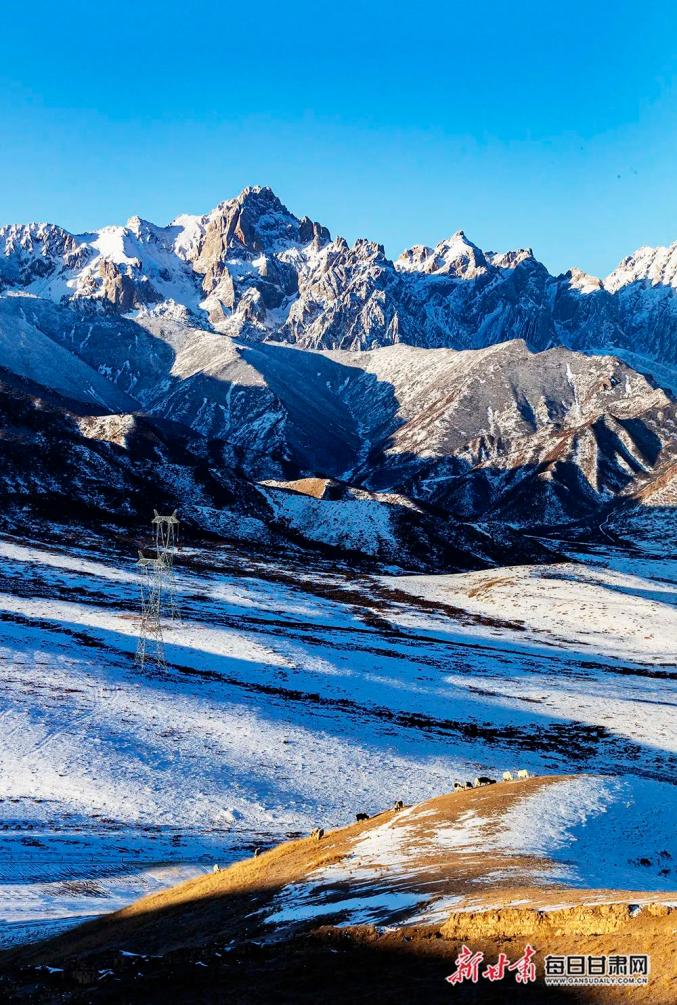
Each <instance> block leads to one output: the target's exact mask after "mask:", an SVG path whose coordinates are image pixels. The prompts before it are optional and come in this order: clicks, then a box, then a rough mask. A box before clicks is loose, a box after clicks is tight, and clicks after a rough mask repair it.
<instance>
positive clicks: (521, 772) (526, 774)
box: [517, 768, 529, 778]
mask: <svg viewBox="0 0 677 1005" xmlns="http://www.w3.org/2000/svg"><path fill="white" fill-rule="evenodd" d="M517 777H518V778H528V777H529V772H528V771H527V769H526V768H520V769H519V771H518V772H517Z"/></svg>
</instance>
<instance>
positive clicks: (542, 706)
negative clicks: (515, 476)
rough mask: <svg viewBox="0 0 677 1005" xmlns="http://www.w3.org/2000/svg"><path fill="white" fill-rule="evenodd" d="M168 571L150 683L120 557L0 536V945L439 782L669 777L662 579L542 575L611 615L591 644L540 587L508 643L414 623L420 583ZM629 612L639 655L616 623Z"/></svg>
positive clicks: (225, 569) (468, 628) (671, 749)
mask: <svg viewBox="0 0 677 1005" xmlns="http://www.w3.org/2000/svg"><path fill="white" fill-rule="evenodd" d="M619 561H620V559H617V558H616V559H614V558H613V556H611V557H610V558H609V559H608V562H607V567H608V568H609V569H612V568H613V567H614V562H615V563H616V566H618V563H619ZM177 568H178V569H179V574H178V586H179V602H180V606H181V610H182V617H183V621H182V623H181V624H180V625H174V626H172V627H167V630H166V635H165V637H166V643H167V659H168V669H167V670H166V671H162V670H159V669H158V668H156V667H154V666H153V665H152V664H147V665H146V668H145V670H144V671H141V670H140V669H139V667H138V666H137V665H136V664H135V662H134V650H135V642H136V624H135V616H136V612H137V609H138V580H137V573H136V570H135V567H134V564H133V558H132V557H131V555H130V559H129V561H126V560H123V559H121V558H119V557H118V558H114V557H113V556H112V555H111V554H109V553H107V552H106V551H105V549H103V548H102V550H101V551H100V552H99V551H98V550H97V548H96V547H95V545H94V543H92V545H91V546H90V547H87V548H83V549H81V550H80V551H78V552H75V551H73V550H71V551H66V550H65V549H64V550H63V551H60V550H59V549H57V548H51V549H47V548H45V547H38V546H34V545H31V544H29V543H26V542H21V541H16V540H12V541H10V540H5V541H2V542H0V661H1V663H2V687H1V691H0V939H1V940H2V941H3V942H4V943H9V942H12V941H16V940H18V939H25V938H27V937H31V936H33V935H36V934H37V933H40V932H42V933H45V932H47V931H52V930H53V929H54V928H55V927H59V926H63V925H68V924H72V923H73V922H74V921H76V920H78V919H81V918H84V917H89V916H91V915H93V914H96V913H99V912H102V911H110V910H113V909H115V908H116V907H118V906H120V905H121V904H123V903H126V902H128V901H129V900H131V899H133V898H134V897H135V896H137V895H139V894H140V893H143V892H146V891H148V890H151V889H153V888H155V887H157V886H158V885H162V884H166V883H170V882H175V881H176V879H177V878H182V877H184V876H186V875H189V874H191V873H196V872H198V871H200V870H206V869H209V868H211V866H212V864H213V863H220V864H225V863H226V862H228V861H232V860H234V859H236V858H238V857H243V856H246V855H248V854H251V851H252V849H253V848H254V847H256V846H266V845H267V844H270V843H273V842H275V841H277V840H279V839H281V838H284V837H285V836H287V835H291V834H296V833H299V832H302V833H303V832H308V831H309V830H310V829H311V828H312V827H314V826H316V825H318V824H319V825H323V826H325V827H330V826H336V825H340V824H344V823H348V822H350V820H351V819H353V818H354V813H355V812H356V811H366V812H369V813H373V812H376V811H378V810H381V809H383V808H384V807H385V806H388V805H390V804H392V802H393V801H394V800H395V799H403V800H405V801H406V802H408V803H414V802H418V801H420V800H422V799H425V798H428V797H431V796H433V795H436V794H438V793H440V792H445V791H448V790H449V789H450V788H451V785H452V782H453V780H454V779H455V778H461V779H463V778H472V777H474V776H475V775H476V774H478V773H494V774H495V773H496V772H500V771H501V770H504V769H506V768H514V767H526V768H529V769H530V770H531V771H532V773H541V774H547V773H553V772H557V773H560V772H561V773H572V772H580V771H594V772H602V773H605V774H610V775H622V776H624V778H625V779H632V778H635V779H637V778H643V779H655V780H657V781H660V782H668V781H671V780H672V779H674V765H675V746H676V743H675V740H676V737H675V727H674V723H675V719H674V692H675V686H674V680H675V674H674V667H673V669H672V671H671V669H670V666H669V665H668V652H669V643H670V637H671V636H670V632H671V631H672V628H671V626H672V625H674V622H673V621H671V620H670V618H671V613H672V612H671V608H670V606H669V605H670V603H671V602H672V601H673V600H674V595H671V593H670V591H669V589H668V588H667V585H666V582H665V577H666V569H665V567H664V566H663V565H661V566H660V567H659V568H658V569H656V568H652V567H651V566H649V565H648V566H647V567H646V568H643V569H642V571H641V573H639V572H638V573H637V574H633V575H632V576H630V575H628V574H627V572H626V570H623V569H620V570H618V576H616V573H614V575H613V576H612V578H611V580H609V581H608V582H610V583H611V585H610V586H608V587H607V586H603V587H601V586H599V583H600V576H601V573H600V572H599V567H598V568H597V569H596V570H592V571H591V567H586V568H582V567H580V566H579V567H576V566H573V565H572V566H571V569H569V567H566V569H568V570H569V571H568V572H567V575H570V576H572V577H573V579H572V580H570V581H568V582H571V583H572V584H573V585H572V586H571V590H572V592H571V593H570V595H569V596H570V598H571V602H572V603H575V602H576V597H577V596H578V594H576V592H575V591H576V589H577V588H578V587H577V585H576V584H577V580H576V578H575V577H576V576H577V575H580V577H581V580H580V581H581V582H583V581H587V582H588V585H589V584H590V583H592V584H593V586H594V588H595V589H602V588H604V589H607V588H608V591H609V593H610V599H611V600H613V603H614V604H623V603H627V604H628V612H629V613H628V620H627V625H628V630H627V631H626V632H625V634H624V631H623V623H622V617H620V616H619V619H618V622H617V623H616V622H614V629H613V630H614V632H615V637H614V638H613V639H611V640H609V639H607V638H605V637H604V636H603V634H602V633H601V632H600V631H599V630H598V631H597V634H596V635H595V634H593V635H588V636H586V637H585V638H581V637H580V632H577V631H576V630H575V624H574V621H573V620H572V619H571V618H570V619H569V620H568V621H567V620H566V619H563V615H562V614H561V612H560V613H558V614H553V613H552V605H553V598H552V596H551V594H550V592H549V591H548V590H547V589H546V590H535V591H533V593H532V595H531V599H530V601H529V603H530V607H531V610H532V615H531V616H532V618H533V626H532V627H533V630H531V628H530V629H529V630H528V631H519V630H518V629H517V628H516V627H515V625H514V624H512V626H511V624H510V619H511V618H513V616H514V615H515V612H514V611H512V610H505V609H502V610H500V611H499V616H498V617H495V618H493V620H492V616H491V612H487V611H486V610H484V609H483V610H482V612H481V616H480V614H479V613H478V611H477V610H476V609H475V608H474V607H473V605H472V603H471V602H467V603H466V602H463V603H461V600H460V599H459V596H460V594H459V596H457V597H456V598H455V600H454V601H453V602H452V603H451V604H450V602H449V600H448V598H447V597H446V595H445V596H444V597H441V598H440V600H441V603H442V605H446V606H440V607H439V608H436V607H435V603H434V602H433V601H431V597H433V593H431V591H435V590H437V589H438V585H439V584H437V582H436V580H437V578H438V577H431V578H430V582H429V584H428V585H427V586H426V584H425V582H424V581H423V580H422V578H421V577H416V579H417V582H418V584H419V586H422V587H423V588H424V589H425V590H426V592H425V594H424V596H425V597H426V600H427V602H426V603H422V602H419V601H418V600H417V597H416V596H415V595H413V594H412V595H411V597H410V599H409V598H408V597H407V594H406V592H404V591H405V590H406V589H410V585H409V584H407V583H406V582H404V580H402V581H401V582H398V581H397V580H394V579H393V578H392V577H390V578H389V579H388V581H387V582H384V581H383V580H382V579H378V578H371V577H367V576H357V575H356V574H355V573H353V572H350V571H349V570H347V569H341V568H332V567H330V566H328V565H326V566H322V565H321V564H318V566H317V568H315V569H313V570H310V569H308V567H307V566H304V565H302V564H301V563H298V562H296V563H295V562H294V561H292V560H291V559H290V560H289V561H288V562H286V563H285V562H283V561H280V560H279V559H277V558H276V559H275V560H273V559H271V560H270V561H269V562H266V561H263V560H261V559H259V560H256V561H254V560H252V559H251V558H247V557H244V556H241V555H239V554H237V553H235V552H232V551H229V550H225V549H214V550H213V551H211V552H210V553H206V552H205V553H202V552H191V553H185V554H184V555H183V556H182V557H181V558H180V560H179V563H178V567H177ZM577 568H578V570H579V572H576V569H577ZM513 571H514V570H510V572H513ZM478 575H480V576H484V575H485V574H478ZM534 575H535V574H534ZM610 575H611V574H610ZM585 577H588V580H586V579H585ZM590 577H591V578H590ZM619 577H620V578H619ZM453 578H454V579H458V580H459V582H462V581H466V580H467V577H465V576H459V577H453ZM603 578H604V577H602V579H603ZM523 580H524V582H528V574H527V573H526V572H525V573H524V576H523ZM563 582H565V583H566V582H567V581H563ZM604 582H605V583H606V582H607V580H604ZM595 584H597V585H595ZM396 587H397V588H398V589H397V592H393V590H394V589H395V588H396ZM618 587H622V588H618ZM563 588H564V586H562V589H563ZM520 589H522V586H521V585H519V586H517V587H516V590H518V591H519V590H520ZM581 595H582V594H581ZM647 597H648V598H649V600H648V601H647V602H649V603H651V604H654V605H656V612H655V614H654V615H652V620H651V633H652V634H653V635H654V639H653V640H652V641H651V646H652V647H653V648H651V647H650V646H648V645H646V646H642V645H638V644H637V640H636V638H635V636H636V634H637V633H636V632H635V630H634V628H633V627H632V625H633V618H635V617H636V616H637V615H636V606H635V605H636V603H637V600H638V598H642V599H646V598H647ZM559 602H561V598H560V600H559V601H558V603H559ZM464 603H465V610H463V604H464ZM539 605H540V608H539ZM499 606H500V605H499ZM451 607H456V608H457V610H456V611H453V610H451V609H450V608H451ZM539 612H540V613H539ZM525 621H526V618H525ZM529 625H531V622H529ZM647 634H649V631H648V630H647ZM643 641H645V642H648V641H649V640H643ZM672 851H673V853H674V848H673V849H672ZM177 870H178V871H177Z"/></svg>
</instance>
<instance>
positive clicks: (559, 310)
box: [0, 188, 677, 565]
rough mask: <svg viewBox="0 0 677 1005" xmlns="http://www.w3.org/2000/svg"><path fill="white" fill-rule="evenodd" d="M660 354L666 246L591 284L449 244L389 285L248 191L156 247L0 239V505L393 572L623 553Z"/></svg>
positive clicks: (671, 445) (373, 264)
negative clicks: (158, 507) (371, 558)
mask: <svg viewBox="0 0 677 1005" xmlns="http://www.w3.org/2000/svg"><path fill="white" fill-rule="evenodd" d="M675 332H677V245H673V246H672V247H671V248H658V249H649V248H643V249H640V250H639V251H638V252H636V253H635V255H633V256H630V257H629V258H627V259H625V260H624V261H623V262H622V263H621V264H620V265H619V267H618V268H617V269H616V270H614V272H612V273H611V275H610V276H609V277H607V279H605V280H599V279H596V278H594V277H592V276H589V275H587V274H585V273H583V272H581V271H580V270H576V269H572V270H571V271H570V272H568V273H566V274H565V275H562V276H556V277H553V276H551V275H550V274H549V273H548V271H547V270H546V268H545V267H544V266H543V265H542V264H541V263H540V262H538V261H537V260H536V258H535V257H534V255H533V253H532V251H531V250H530V249H519V250H516V251H508V252H504V253H498V252H489V251H486V252H485V251H482V250H481V249H480V248H478V247H477V246H476V245H474V244H473V243H472V242H471V241H470V240H469V239H468V238H467V237H466V235H465V234H464V233H463V232H462V231H457V232H456V233H455V234H454V235H452V237H450V238H449V239H447V240H444V241H441V242H440V243H439V244H438V245H437V246H436V247H435V248H429V247H424V246H422V245H417V246H414V247H413V248H410V249H409V250H407V251H405V252H404V253H403V254H402V255H401V256H400V257H399V258H398V259H397V260H396V261H394V262H393V261H391V260H390V259H388V257H387V256H386V254H385V251H384V248H383V247H382V246H381V245H379V244H376V243H373V242H371V241H368V240H365V239H361V240H358V241H356V242H355V244H354V245H353V246H352V247H351V246H349V245H348V243H347V242H346V241H345V240H344V239H343V238H341V237H338V238H335V239H332V237H331V235H330V233H329V231H328V230H327V229H326V228H325V227H323V226H321V225H320V224H319V223H317V222H314V221H312V220H311V219H310V218H309V217H302V218H298V217H296V216H294V215H293V214H292V213H290V212H289V210H287V208H286V207H285V206H284V205H283V204H282V203H281V202H280V200H279V199H278V198H277V196H275V195H274V193H273V192H272V191H271V190H270V189H267V188H248V189H245V190H244V191H243V192H241V193H240V195H239V196H237V197H236V198H235V199H231V200H227V201H226V202H223V203H220V204H219V205H218V206H217V207H216V208H215V209H214V210H213V211H212V212H210V213H207V214H205V215H203V216H180V217H177V218H176V219H175V220H174V221H172V223H171V224H169V225H168V226H166V227H158V226H156V225H155V224H152V223H149V222H148V221H145V220H142V219H140V218H139V217H133V218H132V219H130V220H129V221H128V222H127V224H126V225H125V226H124V227H104V228H103V229H101V230H99V231H96V232H93V233H88V234H80V235H73V234H69V233H68V232H67V231H65V230H63V229H62V228H59V227H57V226H54V225H51V224H29V225H26V226H16V225H12V226H7V227H3V228H0V379H1V380H2V381H3V382H4V383H3V387H4V388H5V390H4V391H3V394H5V395H6V398H5V399H4V401H5V403H4V406H3V414H4V421H5V423H6V424H7V429H6V431H5V433H4V436H3V440H2V444H1V446H2V450H3V452H4V458H5V471H4V474H3V480H2V481H3V486H4V488H3V493H4V496H5V497H6V498H11V499H13V500H14V501H15V503H16V505H19V506H24V507H25V506H26V505H30V503H29V498H30V497H31V494H32V497H33V498H34V497H35V496H36V494H37V495H38V496H42V495H44V494H45V493H46V497H47V498H49V499H51V498H56V497H58V498H59V499H60V500H61V502H60V503H59V505H60V506H63V505H65V503H64V501H63V500H64V498H66V497H67V493H68V491H71V490H72V491H76V494H77V496H78V499H79V500H80V502H81V503H82V504H83V505H84V506H85V508H88V509H90V510H91V509H92V507H93V506H95V505H98V504H102V503H105V505H106V506H107V507H109V508H110V509H112V510H115V508H116V506H118V509H119V510H120V512H122V511H123V510H124V511H125V512H126V511H129V513H130V514H131V513H132V511H133V510H134V506H135V505H136V506H137V508H138V506H140V505H141V500H142V499H145V495H144V491H145V490H144V486H145V488H146V489H149V490H150V491H151V494H152V491H153V490H155V489H157V491H158V492H159V493H160V494H161V496H162V498H163V499H166V500H167V502H168V503H169V502H171V501H172V500H174V499H182V498H183V499H184V506H185V498H186V497H190V499H192V503H190V507H191V512H192V518H193V519H194V520H195V522H196V523H197V524H200V522H201V521H202V522H203V523H205V524H209V525H210V526H212V527H213V526H215V518H214V515H213V514H214V513H216V512H218V513H219V514H220V516H219V518H218V521H216V523H218V526H219V528H220V530H221V532H225V531H227V530H229V529H232V527H233V526H234V522H235V523H237V521H238V520H239V524H238V525H239V526H240V528H242V527H245V526H249V531H248V533H250V536H253V537H256V536H257V535H258V536H259V537H261V535H262V534H263V536H264V537H265V534H267V533H269V532H272V533H273V534H274V535H279V534H280V533H282V534H284V533H289V534H292V535H296V536H300V537H301V538H303V539H305V540H312V541H315V542H318V543H324V544H327V543H328V544H330V545H331V546H332V547H333V546H336V547H342V548H343V547H347V548H349V549H353V550H357V551H360V552H362V553H367V554H372V555H379V556H381V557H382V558H387V557H388V556H389V555H394V554H400V555H402V554H406V555H408V556H409V559H408V560H410V561H414V564H415V560H414V558H413V556H416V554H417V552H418V553H419V554H420V553H421V551H422V549H423V548H425V549H427V550H428V551H429V553H430V554H431V555H436V556H437V557H438V558H439V557H440V556H442V555H445V556H447V559H448V556H449V555H453V556H454V558H453V561H455V562H457V564H461V565H462V564H463V559H462V558H460V557H459V556H461V555H465V556H466V558H467V556H468V554H469V553H471V554H472V556H473V558H472V561H476V562H479V563H480V564H481V563H482V562H485V561H491V560H492V557H494V558H495V557H496V555H497V552H496V548H499V550H500V548H504V547H512V543H510V542H513V537H512V536H511V535H513V531H514V529H516V528H517V529H518V528H522V529H525V528H529V529H530V530H538V531H545V532H548V531H549V530H552V529H554V528H556V527H559V526H561V525H562V524H569V525H571V526H573V525H576V526H579V527H580V526H582V525H585V526H586V527H588V529H590V528H596V529H597V532H599V533H607V534H608V533H611V531H612V528H614V527H615V528H617V529H618V532H619V533H620V532H621V530H622V529H623V528H625V529H627V528H632V532H631V533H630V532H628V533H630V536H636V535H637V534H639V533H640V528H641V526H642V525H643V523H642V521H643V519H644V518H643V514H646V513H647V512H648V511H649V510H650V511H651V513H652V519H653V520H654V524H653V525H654V526H657V525H658V524H656V523H655V520H656V517H657V514H669V513H670V511H671V507H672V505H673V502H672V501H671V500H673V498H674V494H675V492H674V485H675V478H674V463H675V453H676V443H677V435H676V434H677V429H676V426H675V406H674V402H673V399H672V398H671V396H670V388H671V387H674V369H675V362H676V346H677V339H676V338H675ZM7 395H8V397H7ZM19 402H21V404H19ZM45 407H48V408H49V409H51V410H53V411H49V412H45V411H44V408H45ZM13 410H15V411H16V413H17V415H21V416H23V417H24V418H23V419H22V420H21V421H20V422H17V423H15V428H14V429H12V421H11V415H12V411H13ZM28 416H30V421H28V418H27V417H28ZM17 430H18V432H17ZM59 430H61V433H59ZM62 434H63V435H62ZM17 437H18V442H19V443H20V446H19V447H17V446H16V443H17ZM47 442H49V444H50V451H51V454H52V457H57V456H58V457H62V455H63V457H62V461H60V462H59V463H58V464H56V465H55V464H46V465H45V461H44V459H43V457H42V454H43V451H42V449H41V446H40V445H41V444H44V443H47ZM28 443H31V448H30V449H29V450H26V449H25V446H26V444H28ZM97 443H98V444H99V445H98V446H97V445H96V444H97ZM76 456H77V457H78V458H80V461H81V462H82V463H80V462H78V463H77V464H74V463H73V458H74V457H76ZM28 457H31V458H32V462H31V469H30V471H25V470H24V469H23V465H24V464H26V463H27V460H26V459H27V458H28ZM57 469H60V470H63V471H64V472H65V471H69V472H70V475H69V477H68V485H67V486H66V485H65V483H64V484H62V485H61V486H60V487H59V486H58V485H57V482H58V480H59V477H60V476H59V474H58V470H57ZM158 470H160V471H161V477H159V476H158V474H157V472H158ZM158 477H159V481H158V480H157V479H158ZM154 479H155V482H154ZM304 479H306V480H307V479H310V480H311V481H312V479H320V480H329V481H330V482H331V484H332V486H333V488H332V490H331V493H330V494H329V495H321V496H319V497H317V496H315V495H313V493H312V492H310V493H308V494H304V493H303V492H299V491H298V490H297V489H294V488H292V487H289V483H299V480H301V482H300V484H303V483H304V482H303V480H304ZM38 483H39V484H38ZM309 484H310V482H309ZM27 486H32V488H31V489H30V491H28V489H27V488H26V487H27ZM40 486H42V487H40ZM93 486H96V488H93ZM112 486H117V489H116V491H113V489H112ZM43 490H44V491H43ZM62 490H63V492H62ZM116 492H117V496H116ZM54 493H56V496H54ZM60 493H61V494H60ZM330 496H331V498H330ZM123 497H124V498H125V500H126V501H125V503H124V506H123V505H122V503H121V502H120V500H121V499H122V498H123ZM116 498H118V503H116V502H115V499H116ZM132 498H133V499H137V504H132V503H130V502H129V500H130V499H132ZM95 499H96V500H97V502H95ZM17 500H21V503H19V502H17ZM235 500H239V502H238V503H237V505H235V503H234V501H235ZM243 500H246V504H245V503H243V502H242V501H243ZM144 504H145V503H144ZM233 505H234V510H233V513H234V514H237V520H235V518H234V517H233V519H231V518H230V517H228V518H226V516H224V507H225V509H228V507H229V506H233ZM331 507H333V509H332V508H331ZM617 510H618V513H617V512H616V511H617ZM621 511H622V512H621ZM207 512H209V514H211V515H208V516H205V514H206V513H207ZM638 514H639V515H640V516H639V517H638ZM244 517H246V519H247V520H254V521H257V523H256V526H254V525H252V524H246V522H243V519H244ZM621 517H622V518H621ZM659 523H660V521H659ZM470 524H472V525H473V527H471V526H470ZM475 525H477V526H479V525H481V526H482V528H483V530H482V532H481V534H484V535H485V538H486V536H487V535H489V538H491V540H492V542H493V544H492V546H491V547H487V546H486V544H485V543H483V541H484V539H483V538H482V537H481V535H480V537H478V536H477V532H476V530H475V529H474V527H475ZM462 526H463V527H465V530H463V531H462V530H461V527H462ZM256 527H258V530H257V529H256ZM261 527H266V528H268V529H267V530H266V531H265V534H264V532H263V531H262V530H261ZM452 527H453V528H454V529H453V530H452V529H451V528H452ZM602 527H603V528H605V530H604V531H602V530H600V528H602ZM271 528H273V530H272V531H271V530H270V529H271ZM487 528H490V529H489V530H487ZM510 528H512V529H510ZM624 532H625V531H624ZM506 535H507V537H506ZM508 539H509V542H508ZM506 542H508V543H506ZM513 543H514V542H513ZM447 559H442V561H445V560H447Z"/></svg>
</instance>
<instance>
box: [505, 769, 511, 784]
mask: <svg viewBox="0 0 677 1005" xmlns="http://www.w3.org/2000/svg"><path fill="white" fill-rule="evenodd" d="M503 781H504V782H511V781H512V771H504V772H503Z"/></svg>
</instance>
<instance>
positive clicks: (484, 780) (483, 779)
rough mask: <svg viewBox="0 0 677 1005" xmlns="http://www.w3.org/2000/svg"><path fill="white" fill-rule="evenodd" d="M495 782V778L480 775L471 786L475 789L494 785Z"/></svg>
mask: <svg viewBox="0 0 677 1005" xmlns="http://www.w3.org/2000/svg"><path fill="white" fill-rule="evenodd" d="M495 782H496V779H495V778H489V777H488V776H487V775H480V776H479V777H478V778H476V779H475V781H474V782H473V786H474V787H475V788H476V789H477V788H479V787H480V785H494V784H495Z"/></svg>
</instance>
